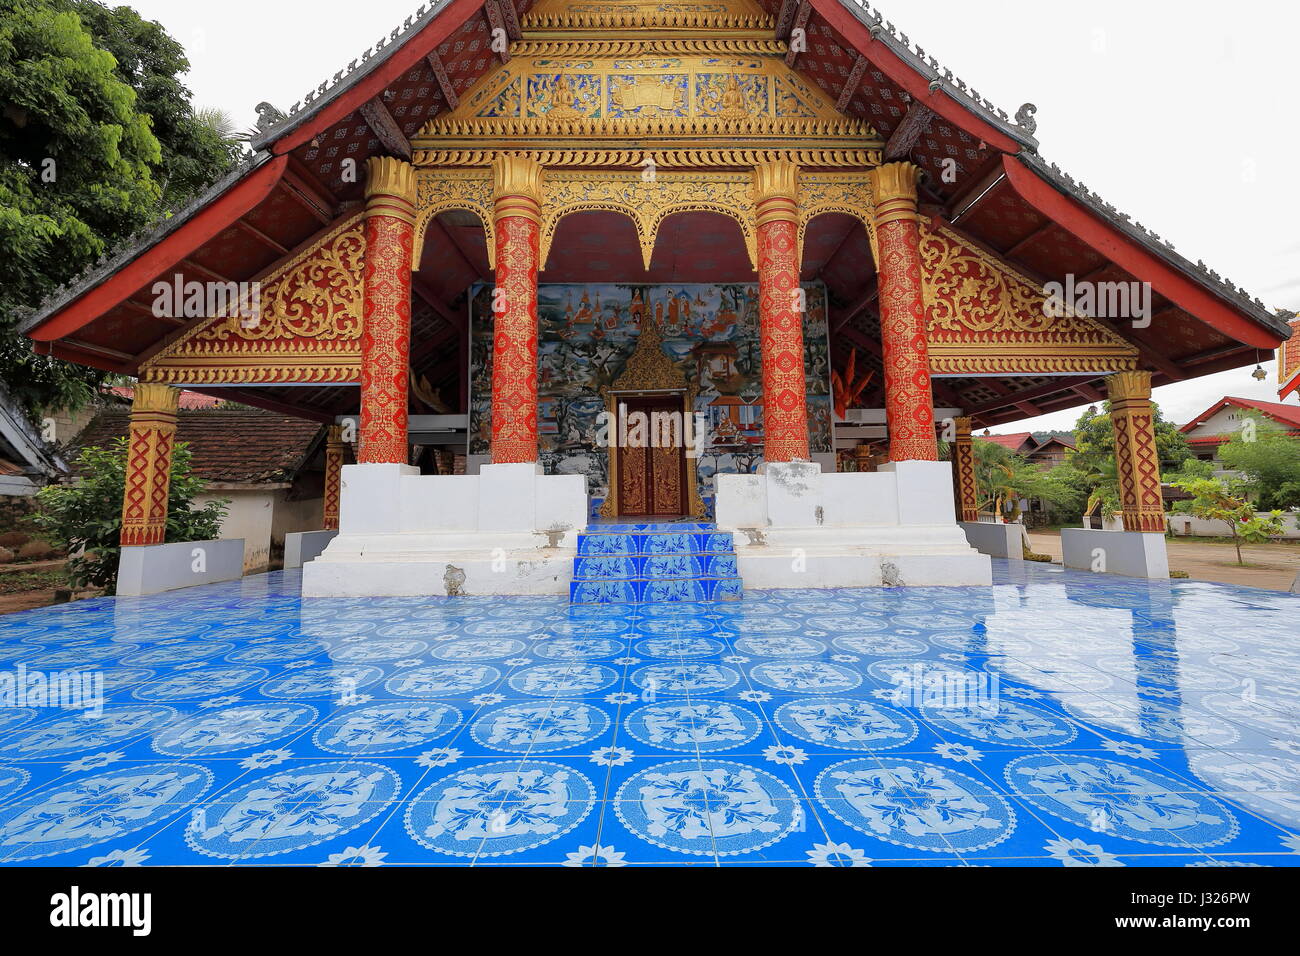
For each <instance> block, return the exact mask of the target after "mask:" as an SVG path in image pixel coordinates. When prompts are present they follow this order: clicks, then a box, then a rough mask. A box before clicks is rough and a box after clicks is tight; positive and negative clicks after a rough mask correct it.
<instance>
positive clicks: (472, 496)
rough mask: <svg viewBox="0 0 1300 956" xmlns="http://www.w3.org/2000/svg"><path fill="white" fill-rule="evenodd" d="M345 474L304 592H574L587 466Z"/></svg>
mask: <svg viewBox="0 0 1300 956" xmlns="http://www.w3.org/2000/svg"><path fill="white" fill-rule="evenodd" d="M342 483H343V489H342V490H343V493H342V500H341V503H340V510H339V525H340V527H339V534H338V536H337V537H336V538H335V539H334V540H333V541H331V542H330V545H329V547H328V548H326V549H325V551H324V552H323V553H322V554H321V556H320V557H319V558H317V559H316V560H315V561H312V562H310V563H309V564H306V565H305V566H304V567H303V595H304V596H305V597H369V596H392V597H411V596H423V595H431V594H432V595H448V594H466V595H484V594H568V592H569V582H570V580H572V577H573V558H574V557H575V555H576V554H577V532H579V531H582V530H584V529H585V528H586V527H587V486H586V479H585V478H583V477H582V476H581V475H546V474H543V473H542V469H541V466H540V465H537V464H535V463H534V464H518V465H484V466H482V467H481V468H480V469H479V474H477V475H429V476H422V475H421V474H420V472H419V469H417V468H413V467H411V466H408V465H347V466H345V467H344V469H343V478H342ZM462 576H463V577H462Z"/></svg>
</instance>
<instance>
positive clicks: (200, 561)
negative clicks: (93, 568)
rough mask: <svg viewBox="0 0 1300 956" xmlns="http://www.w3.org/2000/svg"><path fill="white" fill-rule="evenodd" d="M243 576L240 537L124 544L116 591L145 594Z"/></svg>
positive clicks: (137, 594) (160, 592) (242, 540)
mask: <svg viewBox="0 0 1300 956" xmlns="http://www.w3.org/2000/svg"><path fill="white" fill-rule="evenodd" d="M243 576H244V539H243V538H224V539H222V540H220V541H181V542H176V543H173V544H152V545H145V546H144V547H132V548H123V549H122V553H121V557H120V558H118V563H117V595H118V597H144V596H145V595H149V594H163V593H165V592H167V591H178V590H180V589H181V588H192V587H197V586H199V585H200V584H216V583H218V582H219V581H235V580H238V579H239V578H242V577H243Z"/></svg>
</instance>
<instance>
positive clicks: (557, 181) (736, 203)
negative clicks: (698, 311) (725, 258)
mask: <svg viewBox="0 0 1300 956" xmlns="http://www.w3.org/2000/svg"><path fill="white" fill-rule="evenodd" d="M752 206H753V178H752V177H751V176H750V175H748V174H745V173H716V172H697V173H657V174H655V175H654V176H653V177H647V176H646V174H643V173H633V172H601V173H595V172H567V171H566V172H557V173H551V174H549V175H547V177H546V181H545V200H544V202H543V204H542V233H541V255H540V262H541V263H542V267H543V268H545V265H546V259H547V256H548V255H549V254H550V249H551V242H552V241H553V240H554V239H555V232H556V230H557V229H558V228H559V225H560V221H561V220H562V219H564V217H565V216H568V215H571V214H572V213H575V212H585V211H591V210H603V211H607V212H617V213H622V214H623V215H625V216H627V217H628V218H629V219H631V220H632V223H633V225H635V226H636V232H637V241H638V244H639V245H640V247H641V259H642V262H643V263H644V265H645V267H646V268H647V269H649V268H650V260H651V258H652V257H653V256H654V249H655V240H656V238H657V237H658V235H659V227H660V226H661V225H663V222H664V220H665V219H667V218H668V217H669V216H672V215H674V214H676V213H679V212H715V213H718V214H719V215H723V216H726V217H727V218H729V219H731V220H733V221H735V222H736V224H737V225H739V226H740V234H741V236H742V237H743V238H744V241H745V250H746V251H747V252H748V253H749V261H750V264H751V265H753V266H754V268H755V269H757V268H758V238H757V227H756V226H755V223H754V215H753V211H752V208H751V207H752Z"/></svg>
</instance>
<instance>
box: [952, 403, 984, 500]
mask: <svg viewBox="0 0 1300 956" xmlns="http://www.w3.org/2000/svg"><path fill="white" fill-rule="evenodd" d="M952 423H953V426H954V428H955V429H956V433H955V434H954V435H953V441H952V482H953V488H954V489H955V490H956V493H957V520H958V521H979V520H980V501H979V488H978V485H977V484H976V480H975V448H974V446H973V445H972V444H971V437H970V427H971V420H970V419H969V418H954V419H953V420H952Z"/></svg>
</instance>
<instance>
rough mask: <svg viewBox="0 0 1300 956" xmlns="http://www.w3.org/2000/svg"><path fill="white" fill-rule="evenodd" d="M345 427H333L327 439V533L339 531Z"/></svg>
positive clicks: (323, 525)
mask: <svg viewBox="0 0 1300 956" xmlns="http://www.w3.org/2000/svg"><path fill="white" fill-rule="evenodd" d="M342 480H343V426H342V425H331V426H330V429H329V432H328V433H327V434H326V437H325V520H324V521H323V522H322V527H323V528H324V529H325V530H326V531H337V530H339V502H340V500H341V499H342V489H343V484H342Z"/></svg>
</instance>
